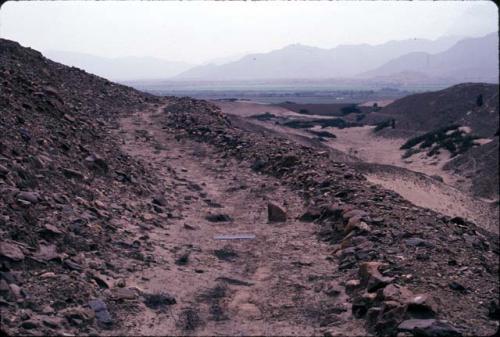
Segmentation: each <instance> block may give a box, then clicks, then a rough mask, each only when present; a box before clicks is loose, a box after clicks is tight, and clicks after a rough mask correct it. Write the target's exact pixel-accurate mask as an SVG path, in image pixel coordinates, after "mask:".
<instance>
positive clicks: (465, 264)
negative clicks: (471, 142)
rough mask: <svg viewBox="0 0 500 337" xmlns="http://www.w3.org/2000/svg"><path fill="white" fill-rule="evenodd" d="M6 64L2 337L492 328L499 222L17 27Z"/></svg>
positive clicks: (4, 54) (0, 169)
mask: <svg viewBox="0 0 500 337" xmlns="http://www.w3.org/2000/svg"><path fill="white" fill-rule="evenodd" d="M0 73H1V74H2V80H1V81H2V89H1V90H0V110H1V112H0V191H1V193H0V240H1V242H0V268H1V271H0V310H1V323H2V324H1V325H0V331H1V332H2V334H5V335H165V334H167V335H215V334H224V335H304V334H307V335H325V336H334V335H337V336H346V335H352V336H360V335H379V336H386V335H389V336H396V335H398V336H401V335H402V336H437V335H440V336H460V335H474V334H477V335H493V334H494V333H495V331H496V330H497V329H498V319H499V309H498V295H499V293H498V289H499V287H498V286H499V284H498V258H499V248H498V236H497V235H496V234H494V233H492V231H491V230H488V229H487V228H486V226H481V224H480V223H476V222H474V221H470V220H469V219H467V218H464V217H460V216H447V215H444V214H442V213H440V212H437V211H434V210H432V209H429V208H426V207H419V206H417V205H415V204H414V203H412V202H410V201H408V200H407V199H405V198H404V197H403V196H402V195H401V194H398V193H396V192H394V191H391V190H389V189H386V188H384V187H383V184H382V186H381V184H377V183H374V182H371V181H370V180H369V179H367V178H366V176H365V175H366V171H365V170H364V169H363V168H362V167H361V165H360V164H359V162H358V163H357V164H356V163H355V162H350V161H349V160H347V158H348V157H349V156H351V155H352V156H354V155H355V154H354V153H352V154H346V153H343V152H341V151H340V150H335V151H333V150H332V151H329V150H328V148H326V149H325V146H317V145H316V144H317V142H313V141H309V140H308V138H307V137H304V136H303V134H301V133H300V132H297V133H295V134H292V136H290V134H289V133H288V132H285V131H283V130H288V129H293V128H291V127H287V126H286V125H285V126H283V125H279V124H280V123H278V124H276V123H275V124H274V125H275V126H276V128H277V129H276V130H275V129H272V128H269V127H264V126H262V125H264V124H258V123H257V124H252V123H250V121H251V120H255V118H253V119H252V115H250V116H249V118H247V119H246V120H242V119H241V117H240V118H239V119H238V118H234V117H233V116H228V115H227V114H225V113H223V112H222V111H221V109H220V108H219V107H217V106H216V105H214V104H212V103H210V102H207V101H200V100H195V99H191V98H187V97H185V98H177V97H155V96H151V95H147V94H144V93H141V92H139V91H136V90H133V89H131V88H128V87H124V86H121V85H117V84H114V83H112V82H109V81H107V80H105V79H103V78H99V77H96V76H93V75H90V74H87V73H85V72H83V71H81V70H79V69H76V68H70V67H66V66H63V65H61V64H58V63H55V62H52V61H50V60H48V59H46V58H44V57H43V56H42V55H41V54H40V53H39V52H37V51H34V50H31V49H28V48H24V47H22V46H20V45H19V44H17V43H16V42H12V41H9V40H4V39H2V40H0ZM488 92H489V91H487V90H486V89H485V91H484V94H483V101H484V102H483V106H488V107H490V106H491V102H492V101H491V100H492V99H493V98H491V97H490V96H489V94H488ZM492 95H493V94H492ZM497 95H498V94H497ZM390 109H392V108H390V106H388V107H387V108H386V109H385V108H384V110H382V111H383V112H384V113H387V114H389V113H390ZM471 109H473V111H475V112H476V111H477V113H478V114H483V113H489V110H488V109H486V108H484V111H483V110H480V109H479V108H474V107H471ZM280 111H282V113H283V116H284V117H283V116H278V117H279V118H287V117H286V116H287V112H286V111H284V112H283V110H280ZM496 113H497V120H498V106H497V110H496ZM271 115H272V114H271ZM295 115H297V113H295ZM254 117H255V116H254ZM268 117H269V115H267V117H266V116H264V119H266V118H268ZM261 118H262V116H261ZM270 118H271V122H275V121H278V122H279V121H281V120H279V119H276V116H274V117H270ZM315 118H317V120H320V119H321V118H323V119H324V116H319V117H315ZM306 121H307V120H306ZM267 122H269V120H268V121H267ZM299 122H301V123H304V120H302V119H301V120H299ZM335 123H337V122H335ZM299 124H300V123H299ZM306 124H307V123H306ZM252 125H254V126H252ZM308 125H309V124H308ZM470 127H471V128H472V129H473V130H475V128H476V127H477V130H478V132H483V131H484V132H485V134H484V136H492V135H491V134H490V132H489V129H488V127H487V125H483V124H480V125H478V126H475V125H472V124H471V125H470ZM285 128H287V129H285ZM250 130H251V131H250ZM273 130H274V131H273ZM277 131H280V132H277ZM312 131H318V130H315V129H314V130H312ZM290 133H291V132H290ZM309 133H310V132H309ZM332 139H333V138H332ZM316 141H317V140H316ZM332 141H333V140H332ZM497 144H498V143H497Z"/></svg>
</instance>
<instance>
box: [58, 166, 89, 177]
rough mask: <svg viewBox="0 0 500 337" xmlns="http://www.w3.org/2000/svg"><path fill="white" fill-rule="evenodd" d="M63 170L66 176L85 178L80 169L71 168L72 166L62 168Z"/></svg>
mask: <svg viewBox="0 0 500 337" xmlns="http://www.w3.org/2000/svg"><path fill="white" fill-rule="evenodd" d="M62 172H63V174H64V176H65V177H66V178H69V179H72V178H75V179H79V180H83V179H84V178H85V176H84V175H83V173H81V172H80V171H77V170H73V169H70V168H62Z"/></svg>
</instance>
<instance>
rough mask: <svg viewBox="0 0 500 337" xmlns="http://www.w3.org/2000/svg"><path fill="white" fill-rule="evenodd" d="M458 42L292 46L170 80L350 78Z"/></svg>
mask: <svg viewBox="0 0 500 337" xmlns="http://www.w3.org/2000/svg"><path fill="white" fill-rule="evenodd" d="M459 40H460V38H459V37H445V38H441V39H438V40H435V41H431V40H425V39H411V40H403V41H390V42H387V43H384V44H381V45H376V46H371V45H368V44H360V45H341V46H338V47H336V48H333V49H322V48H316V47H309V46H304V45H301V44H294V45H290V46H287V47H285V48H282V49H279V50H274V51H271V52H269V53H263V54H250V55H247V56H245V57H243V58H241V59H240V60H237V61H235V62H230V63H226V64H223V65H203V66H198V67H194V68H192V69H190V70H188V71H186V72H183V73H182V74H180V75H177V76H175V77H174V78H175V79H189V80H254V79H291V78H297V79H299V78H301V79H318V78H339V77H353V76H355V75H357V74H359V73H362V72H365V71H368V70H371V69H374V68H376V67H378V66H381V65H383V64H384V63H385V62H388V61H389V60H391V59H393V58H395V57H399V56H402V55H405V54H407V53H411V52H416V51H420V52H422V51H423V52H428V53H438V52H442V51H444V50H446V49H448V48H449V47H451V46H452V45H454V44H455V43H456V42H457V41H459Z"/></svg>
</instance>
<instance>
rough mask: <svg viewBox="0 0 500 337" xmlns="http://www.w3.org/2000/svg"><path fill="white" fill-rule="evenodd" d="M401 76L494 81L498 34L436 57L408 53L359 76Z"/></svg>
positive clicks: (464, 43)
mask: <svg viewBox="0 0 500 337" xmlns="http://www.w3.org/2000/svg"><path fill="white" fill-rule="evenodd" d="M404 73H407V74H408V73H412V74H413V75H414V76H418V75H420V76H422V77H429V78H430V77H434V78H442V79H449V80H454V81H458V82H492V83H493V82H497V81H498V35H497V34H496V33H492V34H488V35H486V36H484V37H481V38H469V39H464V40H461V41H459V42H457V43H456V44H455V45H454V46H452V47H451V48H449V49H448V50H446V51H444V52H441V53H437V54H431V53H425V52H414V53H409V54H406V55H403V56H400V57H398V58H395V59H393V60H391V61H389V62H387V63H385V64H384V65H382V66H380V67H378V68H376V69H375V70H372V71H368V72H365V73H363V74H362V77H365V78H374V77H398V76H401V75H402V74H404Z"/></svg>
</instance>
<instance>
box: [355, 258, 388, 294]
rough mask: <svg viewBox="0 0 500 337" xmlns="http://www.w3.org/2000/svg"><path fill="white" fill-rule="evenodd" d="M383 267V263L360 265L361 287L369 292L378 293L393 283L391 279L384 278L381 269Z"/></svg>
mask: <svg viewBox="0 0 500 337" xmlns="http://www.w3.org/2000/svg"><path fill="white" fill-rule="evenodd" d="M381 266H383V264H382V263H381V262H373V261H372V262H363V263H361V264H360V265H359V277H360V280H361V285H362V286H364V287H366V289H367V290H368V292H373V291H376V290H377V289H380V288H383V287H385V286H386V285H387V284H389V283H391V282H392V281H393V278H391V277H385V276H383V275H382V274H381V273H380V271H379V267H381Z"/></svg>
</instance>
